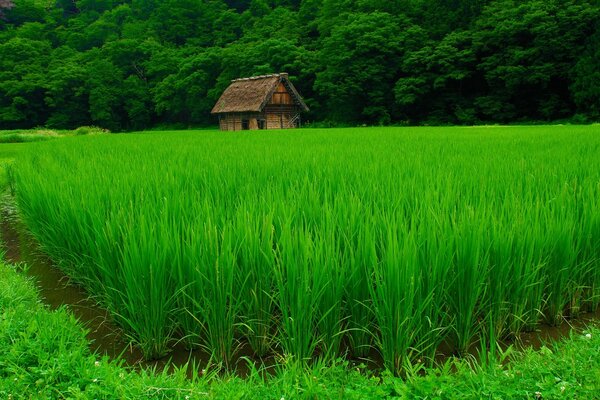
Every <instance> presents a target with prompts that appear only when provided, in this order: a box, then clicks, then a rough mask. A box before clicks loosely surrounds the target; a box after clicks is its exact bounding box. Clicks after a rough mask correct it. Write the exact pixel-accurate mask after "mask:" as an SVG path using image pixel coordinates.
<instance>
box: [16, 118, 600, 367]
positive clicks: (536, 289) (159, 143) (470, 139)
mask: <svg viewBox="0 0 600 400" xmlns="http://www.w3.org/2000/svg"><path fill="white" fill-rule="evenodd" d="M29 146H30V147H29V149H28V151H27V152H26V154H24V155H23V156H20V158H19V160H18V163H17V164H16V165H15V166H14V168H13V169H12V170H11V173H10V178H11V182H12V185H13V188H14V190H15V193H16V197H17V201H18V204H19V207H20V211H21V214H22V217H23V219H24V221H25V222H26V224H27V226H28V228H29V229H30V230H31V232H32V233H33V234H34V236H35V237H36V238H37V239H38V241H39V242H40V244H41V245H42V246H43V248H44V250H45V251H46V252H47V253H48V254H49V255H50V256H51V257H52V258H53V259H54V260H55V261H56V262H57V263H58V264H59V265H60V267H61V268H62V269H64V271H65V272H66V273H67V274H69V275H70V276H72V277H73V279H74V280H76V281H77V282H80V283H81V284H82V285H83V286H84V287H85V288H86V289H87V290H88V291H89V293H91V294H92V295H93V296H94V297H95V298H96V299H97V301H98V302H100V303H101V304H103V305H104V306H106V307H107V308H108V309H109V310H110V311H111V312H112V313H113V315H114V318H115V320H116V322H117V323H118V324H120V325H121V326H122V327H123V328H124V329H125V330H126V332H127V333H128V335H129V337H130V339H131V340H132V342H133V343H134V344H136V345H138V346H140V348H141V349H142V350H143V352H144V354H145V356H146V357H147V358H149V359H152V358H158V357H162V356H164V355H166V354H168V352H169V351H170V349H171V348H172V346H173V345H174V343H176V342H181V341H183V342H184V343H186V345H188V346H189V347H190V348H192V347H201V348H203V349H205V350H206V351H208V352H209V353H210V354H211V355H212V357H213V359H214V360H216V361H217V362H219V363H222V364H223V365H224V366H230V365H231V363H232V361H233V360H234V358H235V356H236V352H237V350H238V349H239V347H240V346H241V345H242V344H244V345H246V346H250V348H251V349H252V352H253V354H254V356H255V357H257V358H258V357H265V356H273V355H276V356H277V357H281V359H282V360H287V359H293V360H300V361H310V360H314V359H319V358H320V359H324V360H332V359H335V358H337V357H340V356H348V357H366V356H369V355H370V354H373V352H374V351H377V352H379V353H380V354H381V356H382V358H383V360H384V364H385V367H386V368H387V369H389V370H390V371H392V372H394V373H400V372H401V371H402V370H403V369H404V368H406V367H407V366H409V365H410V364H411V363H415V362H425V363H431V362H433V360H434V357H435V355H436V353H437V352H438V351H439V349H440V348H441V347H442V346H443V347H445V348H450V349H451V350H452V351H453V352H455V353H456V354H464V353H465V352H467V351H468V349H469V348H470V346H473V344H477V343H480V344H483V345H484V346H491V347H494V346H495V341H496V340H498V339H501V338H506V337H511V336H515V335H518V334H519V333H520V332H523V331H530V330H534V329H536V328H538V327H539V326H540V324H552V325H556V324H560V323H561V322H562V321H563V320H564V318H565V317H569V318H574V317H576V316H577V315H578V314H579V313H582V312H586V311H593V310H596V309H597V308H598V306H599V304H600V167H599V166H600V126H598V125H594V126H582V127H574V126H564V127H548V126H540V127H478V128H357V129H329V130H316V129H314V130H289V131H281V132H252V133H248V132H236V133H233V132H227V133H225V132H217V131H198V132H154V133H139V134H123V135H101V136H91V137H71V138H65V139H62V140H57V141H51V142H44V143H35V144H31V145H29Z"/></svg>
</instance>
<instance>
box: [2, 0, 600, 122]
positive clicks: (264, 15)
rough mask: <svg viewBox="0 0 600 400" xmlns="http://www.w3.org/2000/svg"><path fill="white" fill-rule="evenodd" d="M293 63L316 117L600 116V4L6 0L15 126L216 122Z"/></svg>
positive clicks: (5, 58)
mask: <svg viewBox="0 0 600 400" xmlns="http://www.w3.org/2000/svg"><path fill="white" fill-rule="evenodd" d="M283 71H285V72H288V73H289V74H290V76H291V78H292V80H293V81H294V83H295V84H296V86H297V87H298V89H299V91H300V92H301V93H302V94H303V95H304V97H305V99H306V102H307V103H308V104H309V106H310V107H311V112H310V115H308V116H307V118H308V119H309V120H312V121H327V122H330V123H338V124H388V123H409V124H456V123H458V124H476V123H488V122H500V123H506V122H520V121H556V120H574V121H578V122H584V121H595V120H598V119H600V2H598V1H597V0H550V1H546V0H529V1H515V0H453V1H447V0H236V1H234V0H0V129H7V128H28V127H34V126H42V125H46V126H49V127H56V128H73V127H77V126H80V125H92V124H93V125H99V126H102V127H105V128H109V129H112V130H129V129H143V128H147V127H151V126H155V125H159V124H166V125H169V124H173V125H175V124H179V125H181V126H196V125H210V124H214V123H215V120H214V118H213V117H211V115H210V109H211V107H212V106H213V104H214V102H215V101H216V100H217V98H218V97H219V95H220V93H221V92H222V91H223V90H224V89H225V87H226V86H227V85H228V83H229V81H230V80H231V79H233V78H237V77H243V76H251V75H255V74H265V73H271V72H283Z"/></svg>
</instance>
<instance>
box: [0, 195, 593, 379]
mask: <svg viewBox="0 0 600 400" xmlns="http://www.w3.org/2000/svg"><path fill="white" fill-rule="evenodd" d="M0 237H1V239H2V245H3V247H4V249H3V250H4V251H5V259H6V261H8V262H10V263H13V264H19V263H23V264H24V265H26V267H25V268H24V271H25V273H26V275H27V276H29V277H30V278H31V279H33V281H34V282H35V283H36V284H37V287H38V290H39V293H40V296H41V298H42V300H43V302H44V303H45V304H47V305H48V306H49V307H50V308H51V309H56V308H59V307H62V306H66V307H68V308H69V310H71V312H72V313H73V315H75V317H77V319H78V320H79V321H80V322H81V323H82V324H83V325H84V326H85V327H86V329H88V333H87V338H88V339H89V340H90V349H91V350H92V351H93V352H95V353H96V354H99V355H106V356H108V357H110V358H112V359H115V358H118V357H121V358H122V359H123V360H124V363H125V365H127V366H130V367H134V368H143V367H152V368H156V369H158V370H159V371H160V370H162V369H163V368H164V367H165V366H167V365H168V366H169V367H171V368H172V367H179V366H182V365H184V364H185V363H189V367H188V374H189V375H190V376H191V375H193V374H194V372H195V371H192V370H191V368H192V366H195V367H196V368H197V370H198V371H200V370H201V369H202V368H205V367H206V365H207V364H208V362H209V357H208V355H207V354H206V353H204V352H202V351H200V350H195V351H191V350H187V349H185V348H184V347H183V346H181V345H176V346H175V348H174V349H173V351H172V352H171V354H169V355H168V356H167V357H165V358H164V359H161V360H156V361H151V362H149V361H144V360H143V357H142V353H141V351H139V349H137V348H135V347H134V346H131V345H129V342H128V340H127V338H126V336H125V335H124V333H123V332H122V330H120V329H119V328H118V327H117V326H116V325H115V324H114V323H113V322H112V320H111V318H110V315H109V313H108V311H107V310H105V309H104V308H102V307H100V306H99V305H98V304H97V303H96V302H94V301H93V300H91V299H90V297H89V295H88V294H87V293H86V292H85V291H84V290H83V289H82V288H81V287H80V286H77V285H76V284H72V283H71V282H69V278H68V277H67V276H66V275H65V274H64V273H62V272H61V271H60V270H59V269H58V268H56V267H55V266H54V265H53V263H52V262H51V260H50V259H49V258H48V257H47V256H46V255H45V254H44V253H43V252H42V251H41V250H40V248H39V246H38V245H37V243H36V242H35V240H34V239H33V238H32V237H31V235H30V234H28V233H27V230H26V229H25V227H24V226H23V224H22V222H21V221H20V219H19V217H18V212H17V210H16V207H15V205H14V200H13V198H12V197H11V196H10V195H9V194H8V193H5V194H3V195H2V196H1V197H0ZM599 320H600V309H598V310H597V311H596V312H595V313H588V314H582V315H581V316H580V317H579V318H578V319H576V320H573V321H569V320H565V321H564V323H563V324H561V325H560V326H558V327H549V326H542V327H541V328H540V329H538V330H537V331H536V332H530V333H523V334H522V335H520V336H519V337H518V338H517V339H516V340H514V341H513V342H505V343H502V344H501V346H502V347H503V348H506V347H508V346H509V345H511V344H513V345H514V346H515V347H516V348H517V349H522V348H526V347H533V348H535V349H537V348H540V347H541V346H542V345H545V344H547V343H550V342H552V341H556V340H559V339H561V338H564V337H567V336H569V334H570V333H571V331H572V330H575V331H576V332H579V331H582V330H583V329H585V327H586V326H587V324H589V323H592V322H593V323H597V321H599ZM443 347H444V346H442V348H443ZM477 351H478V348H477V345H474V346H473V347H472V351H471V352H472V355H473V356H474V357H475V358H477ZM444 353H445V352H444V351H443V350H442V351H441V352H440V354H439V355H438V357H436V358H437V359H438V361H444V360H445V359H447V358H448V357H450V356H453V355H452V354H449V353H445V354H444ZM238 357H239V358H238V360H237V362H236V363H235V369H236V371H237V373H238V374H239V375H241V376H244V375H246V373H247V372H248V371H249V369H248V366H247V360H252V359H253V357H252V355H251V353H250V351H249V348H248V346H247V345H242V346H241V348H240V351H239V353H238ZM369 357H370V359H369V360H353V361H355V362H356V363H359V362H365V363H366V364H367V365H368V368H369V369H372V370H379V369H381V368H382V364H383V363H382V359H381V357H380V355H379V354H377V352H375V351H373V352H372V353H371V354H370V356H369ZM254 361H256V363H257V364H262V365H267V366H270V367H272V366H273V365H274V364H275V361H274V359H273V357H270V358H268V359H265V360H254ZM196 372H197V371H196Z"/></svg>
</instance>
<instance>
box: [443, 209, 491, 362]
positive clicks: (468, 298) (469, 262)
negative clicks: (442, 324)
mask: <svg viewBox="0 0 600 400" xmlns="http://www.w3.org/2000/svg"><path fill="white" fill-rule="evenodd" d="M466 212H467V213H468V214H469V215H467V216H464V217H462V218H465V219H466V218H468V221H469V222H466V221H464V220H462V221H461V220H457V221H456V222H455V223H456V225H455V226H451V229H452V230H453V231H454V232H453V233H454V234H453V235H452V237H453V240H454V243H453V246H454V249H455V250H454V251H455V253H454V259H453V261H452V265H451V267H450V270H449V277H448V278H449V286H448V292H447V299H446V301H447V304H448V306H449V313H450V315H451V317H452V330H453V337H454V338H453V340H454V344H455V346H456V350H457V351H458V352H459V354H466V353H467V351H468V349H469V346H470V344H471V343H472V341H473V339H474V338H475V336H477V334H478V332H479V321H478V319H479V318H482V317H484V316H485V314H484V311H483V310H482V309H480V307H481V304H485V302H484V301H483V299H484V294H485V291H486V280H487V273H488V268H489V248H488V247H487V246H489V245H487V244H486V243H487V241H486V239H485V235H486V234H487V233H488V232H487V229H486V226H485V223H484V221H485V220H484V219H483V218H481V217H480V218H481V219H479V220H477V219H476V218H477V216H476V215H475V214H474V212H473V211H472V210H467V211H466ZM458 221H460V222H458Z"/></svg>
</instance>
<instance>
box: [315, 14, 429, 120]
mask: <svg viewBox="0 0 600 400" xmlns="http://www.w3.org/2000/svg"><path fill="white" fill-rule="evenodd" d="M424 39H425V38H424V33H423V30H422V29H421V28H419V27H418V26H416V25H414V24H412V23H411V22H410V21H409V20H408V19H407V18H405V17H403V16H401V17H396V16H393V15H391V14H388V13H381V12H375V13H370V14H365V13H355V14H348V15H347V20H346V21H345V22H344V23H342V24H339V25H337V26H336V27H334V28H333V29H332V31H331V36H329V37H326V38H324V39H323V46H322V49H321V51H320V52H319V59H320V66H319V71H318V72H317V74H316V81H315V89H316V91H317V93H318V94H319V95H320V96H321V97H322V98H324V99H325V104H326V105H327V114H328V115H329V116H330V118H332V119H334V120H337V121H346V122H360V121H363V122H369V123H387V122H390V119H391V116H392V115H391V114H392V110H393V105H394V92H393V85H394V82H395V81H396V80H397V78H398V74H399V72H400V71H399V65H400V63H401V61H402V58H403V56H404V54H405V52H406V51H409V50H411V49H416V48H419V47H420V46H421V45H422V43H423V41H424Z"/></svg>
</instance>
